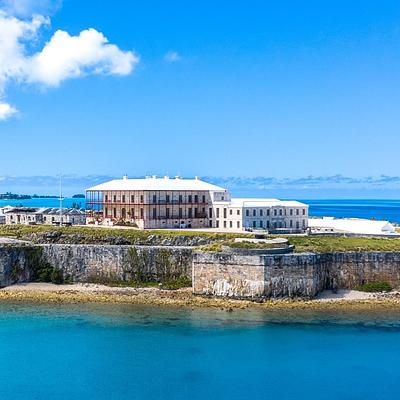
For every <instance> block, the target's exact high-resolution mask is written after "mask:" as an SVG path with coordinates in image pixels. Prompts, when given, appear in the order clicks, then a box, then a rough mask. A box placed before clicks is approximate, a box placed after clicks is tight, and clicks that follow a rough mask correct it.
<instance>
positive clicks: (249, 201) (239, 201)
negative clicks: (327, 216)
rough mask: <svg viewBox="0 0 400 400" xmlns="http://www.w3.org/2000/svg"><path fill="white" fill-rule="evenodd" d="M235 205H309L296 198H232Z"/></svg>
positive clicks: (232, 204) (232, 203)
mask: <svg viewBox="0 0 400 400" xmlns="http://www.w3.org/2000/svg"><path fill="white" fill-rule="evenodd" d="M231 206H233V207H308V205H307V204H304V203H300V202H299V201H294V200H278V199H257V198H232V200H231Z"/></svg>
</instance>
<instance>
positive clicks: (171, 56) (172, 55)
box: [164, 50, 182, 63]
mask: <svg viewBox="0 0 400 400" xmlns="http://www.w3.org/2000/svg"><path fill="white" fill-rule="evenodd" d="M181 59H182V57H181V56H180V55H179V53H178V52H177V51H172V50H171V51H168V52H167V53H166V54H165V55H164V60H165V61H166V62H168V63H175V62H178V61H181Z"/></svg>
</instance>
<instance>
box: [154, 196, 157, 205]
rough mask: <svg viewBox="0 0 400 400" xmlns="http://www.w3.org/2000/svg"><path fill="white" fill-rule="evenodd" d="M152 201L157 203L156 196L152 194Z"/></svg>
mask: <svg viewBox="0 0 400 400" xmlns="http://www.w3.org/2000/svg"><path fill="white" fill-rule="evenodd" d="M153 203H157V196H156V195H155V194H153Z"/></svg>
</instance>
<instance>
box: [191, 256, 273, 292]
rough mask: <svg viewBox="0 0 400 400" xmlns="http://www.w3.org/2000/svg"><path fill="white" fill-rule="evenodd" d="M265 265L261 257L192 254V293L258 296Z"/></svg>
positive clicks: (262, 288) (262, 283) (261, 290)
mask: <svg viewBox="0 0 400 400" xmlns="http://www.w3.org/2000/svg"><path fill="white" fill-rule="evenodd" d="M264 280H265V278H264V264H263V262H262V257H260V256H258V257H257V256H251V257H250V256H242V255H237V254H233V253H195V254H194V255H193V277H192V284H193V292H194V293H197V294H208V295H216V296H229V297H261V296H263V294H264V291H265V289H264Z"/></svg>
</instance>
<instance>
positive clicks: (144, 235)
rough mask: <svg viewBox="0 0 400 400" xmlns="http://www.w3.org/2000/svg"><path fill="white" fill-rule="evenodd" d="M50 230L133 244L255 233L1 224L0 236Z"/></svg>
mask: <svg viewBox="0 0 400 400" xmlns="http://www.w3.org/2000/svg"><path fill="white" fill-rule="evenodd" d="M49 232H58V233H59V234H60V235H63V236H66V237H68V236H72V235H80V236H81V238H82V240H83V241H85V242H86V243H91V242H96V241H97V242H98V241H101V240H104V239H105V238H107V237H110V236H113V237H120V238H123V239H125V240H127V241H129V242H130V243H132V244H139V243H141V242H145V241H146V240H148V239H149V238H150V237H154V236H158V237H160V238H168V237H178V236H186V237H198V238H204V239H211V240H223V239H232V238H235V237H248V236H250V237H253V236H254V235H252V234H248V233H243V234H234V233H214V232H198V231H193V230H178V229H176V230H161V229H160V230H139V229H119V228H99V227H94V226H69V227H58V226H48V225H0V236H6V237H14V238H18V239H24V238H27V239H29V238H30V237H31V236H32V235H46V234H47V233H49Z"/></svg>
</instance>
